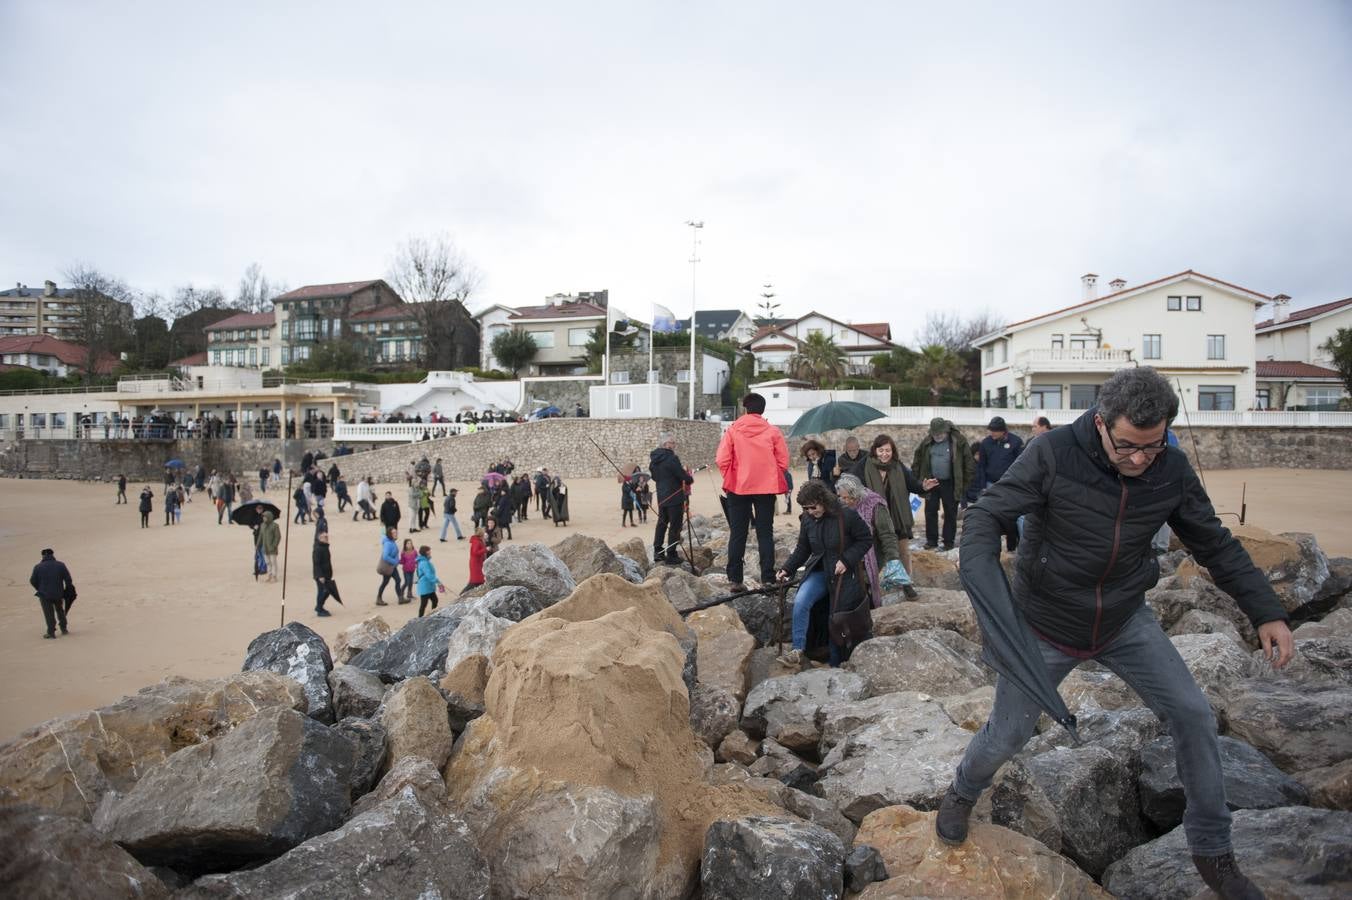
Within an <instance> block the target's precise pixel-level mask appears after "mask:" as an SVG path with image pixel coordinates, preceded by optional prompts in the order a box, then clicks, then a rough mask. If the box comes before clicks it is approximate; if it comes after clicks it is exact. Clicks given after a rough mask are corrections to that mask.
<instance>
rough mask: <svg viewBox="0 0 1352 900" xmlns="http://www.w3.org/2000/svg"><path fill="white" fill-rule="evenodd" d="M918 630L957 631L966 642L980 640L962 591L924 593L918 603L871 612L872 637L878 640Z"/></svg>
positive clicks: (907, 603)
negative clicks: (878, 638)
mask: <svg viewBox="0 0 1352 900" xmlns="http://www.w3.org/2000/svg"><path fill="white" fill-rule="evenodd" d="M921 629H939V630H941V631H956V632H957V633H958V634H960V635H962V636H963V637H965V638H967V640H969V641H973V642H977V641H980V640H981V630H980V629H979V628H978V627H977V624H976V613H975V612H974V611H973V610H972V602H971V601H970V600H968V599H967V593H966V592H965V591H944V590H937V589H935V590H927V591H925V593H924V596H922V597H921V598H920V599H919V600H915V601H905V602H899V603H894V604H891V605H888V606H880V607H878V608H877V609H875V610H874V611H873V633H874V635H876V636H878V637H890V636H892V635H898V634H905V633H906V632H908V631H919V630H921Z"/></svg>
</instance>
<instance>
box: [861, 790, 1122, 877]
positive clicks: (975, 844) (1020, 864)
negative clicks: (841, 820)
mask: <svg viewBox="0 0 1352 900" xmlns="http://www.w3.org/2000/svg"><path fill="white" fill-rule="evenodd" d="M861 845H867V846H871V847H876V848H877V850H878V852H879V853H880V854H882V858H883V862H884V863H885V864H886V867H887V873H888V874H889V875H890V876H891V877H890V878H888V879H887V880H886V881H881V882H878V883H876V884H871V885H869V886H868V887H867V888H865V889H864V892H863V893H862V894H860V895H859V896H860V898H861V900H901V898H913V897H931V898H952V900H968V898H978V897H980V898H993V900H994V898H1017V900H1040V898H1044V897H1056V898H1058V900H1108V897H1109V895H1108V893H1107V892H1106V891H1104V890H1103V889H1102V888H1100V887H1099V886H1098V885H1096V884H1094V882H1093V881H1092V880H1090V878H1089V876H1088V875H1086V874H1085V873H1084V872H1082V871H1080V870H1079V869H1078V868H1076V866H1075V864H1074V863H1073V862H1071V861H1070V860H1068V859H1066V858H1065V857H1064V856H1061V855H1059V854H1057V853H1055V852H1053V851H1051V850H1049V849H1047V848H1046V847H1044V846H1043V845H1042V844H1039V843H1038V842H1037V841H1035V840H1033V839H1032V838H1029V837H1025V836H1024V835H1021V834H1016V833H1015V832H1013V831H1010V830H1008V829H1006V828H1001V827H999V826H997V825H988V824H985V823H982V822H974V823H972V827H971V832H970V833H969V835H968V838H967V842H966V843H964V844H963V845H962V846H961V847H950V846H948V845H947V844H944V843H943V842H942V841H940V840H939V838H938V836H937V835H936V834H935V833H934V813H932V812H921V811H919V810H916V809H912V808H911V807H909V806H890V807H888V808H886V809H880V810H877V811H876V812H874V813H872V814H870V815H869V816H868V818H866V819H864V821H863V823H862V824H861V825H860V826H859V834H858V835H856V836H855V846H861Z"/></svg>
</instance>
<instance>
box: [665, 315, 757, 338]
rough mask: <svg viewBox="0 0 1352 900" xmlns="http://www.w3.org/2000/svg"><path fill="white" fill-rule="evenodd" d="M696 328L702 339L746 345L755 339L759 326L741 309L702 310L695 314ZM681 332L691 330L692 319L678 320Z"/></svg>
mask: <svg viewBox="0 0 1352 900" xmlns="http://www.w3.org/2000/svg"><path fill="white" fill-rule="evenodd" d="M695 326H696V328H698V329H699V334H700V336H701V337H706V338H709V339H710V340H715V341H732V342H733V343H734V344H741V343H745V342H746V341H749V340H751V339H752V338H753V337H755V335H756V332H757V331H758V330H759V326H758V325H757V324H756V322H755V320H754V319H752V318H751V317H750V316H748V315H747V314H746V313H744V312H742V311H741V310H740V309H701V310H698V311H696V313H695ZM676 327H677V328H679V329H680V330H681V331H686V332H688V331H689V330H690V319H688V318H686V319H678V320H676Z"/></svg>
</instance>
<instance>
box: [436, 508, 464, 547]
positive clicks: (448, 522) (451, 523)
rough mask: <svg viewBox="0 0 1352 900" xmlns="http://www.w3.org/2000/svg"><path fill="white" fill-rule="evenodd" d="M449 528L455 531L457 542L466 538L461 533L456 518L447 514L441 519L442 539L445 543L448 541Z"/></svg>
mask: <svg viewBox="0 0 1352 900" xmlns="http://www.w3.org/2000/svg"><path fill="white" fill-rule="evenodd" d="M448 527H449V528H454V529H455V538H456V540H459V539H460V538H462V537H464V535H463V534H461V533H460V523H459V522H457V521H456V520H455V516H453V515H451V514H450V513H447V514H446V515H444V516H442V518H441V539H442V540H443V541H444V540H446V529H447V528H448Z"/></svg>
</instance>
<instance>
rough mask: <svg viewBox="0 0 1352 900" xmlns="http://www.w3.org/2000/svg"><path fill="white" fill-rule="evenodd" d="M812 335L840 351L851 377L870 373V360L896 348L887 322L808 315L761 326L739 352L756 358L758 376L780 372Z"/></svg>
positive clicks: (871, 369)
mask: <svg viewBox="0 0 1352 900" xmlns="http://www.w3.org/2000/svg"><path fill="white" fill-rule="evenodd" d="M814 334H821V335H825V336H826V337H828V338H830V339H831V340H832V341H833V342H834V343H835V345H836V346H837V347H839V348H840V350H841V352H842V353H844V354H845V361H846V365H847V366H848V370H849V373H850V374H852V375H864V374H870V373H871V372H872V371H873V366H872V362H871V361H872V359H873V357H875V356H877V355H878V354H880V353H890V352H891V351H892V350H894V349H895V348H896V346H897V345H896V344H894V343H892V326H891V325H889V324H888V323H886V322H854V323H851V322H842V321H840V320H839V319H833V318H831V317H830V316H827V315H823V314H822V313H819V312H810V313H808V314H807V315H805V316H802V317H800V318H797V319H792V320H789V321H786V322H781V323H780V324H778V325H765V326H762V327H761V328H760V329H759V330H758V331H757V332H756V333H755V334H754V335H752V337H751V339H750V340H748V341H746V342H745V343H743V344H742V349H743V350H749V351H751V353H752V355H754V356H755V357H756V374H757V375H760V374H762V373H763V372H783V371H785V368H786V367H787V366H788V363H789V359H790V357H792V356H793V355H794V354H795V353H797V352H798V349H799V347H801V346H802V345H803V343H804V342H805V341H807V339H808V338H809V337H810V336H812V335H814Z"/></svg>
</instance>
